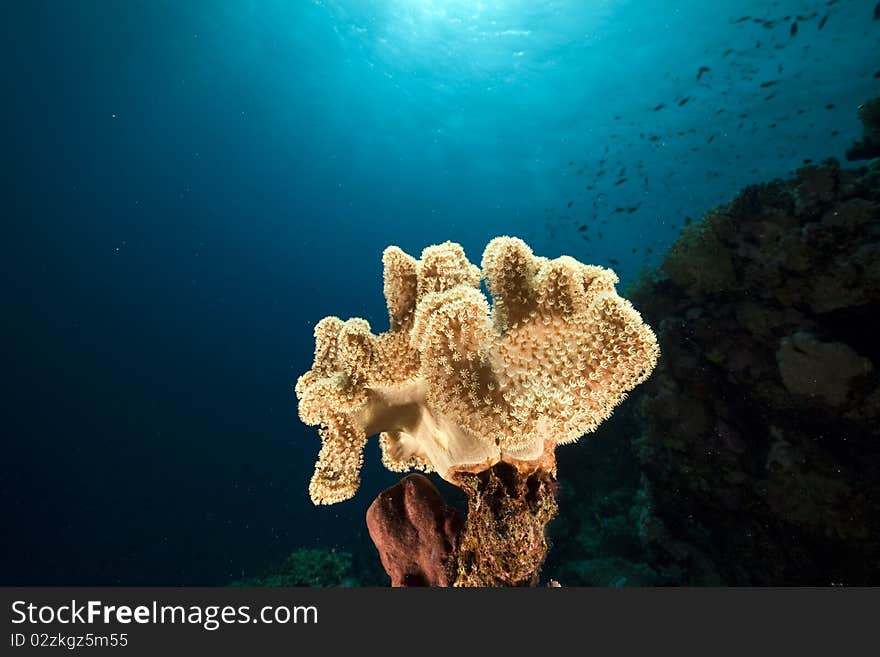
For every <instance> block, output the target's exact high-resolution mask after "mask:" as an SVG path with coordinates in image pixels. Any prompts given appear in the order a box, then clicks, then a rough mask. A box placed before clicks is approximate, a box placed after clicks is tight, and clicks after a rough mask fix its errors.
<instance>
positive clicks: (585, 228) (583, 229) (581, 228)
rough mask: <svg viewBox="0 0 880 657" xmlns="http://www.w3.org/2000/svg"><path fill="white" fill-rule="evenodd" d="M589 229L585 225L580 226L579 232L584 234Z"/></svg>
mask: <svg viewBox="0 0 880 657" xmlns="http://www.w3.org/2000/svg"><path fill="white" fill-rule="evenodd" d="M588 228H589V226H587V225H586V224H584V225H582V226H578V230H579V231H580V232H582V233H583V232H584V231H585V230H587V229H588Z"/></svg>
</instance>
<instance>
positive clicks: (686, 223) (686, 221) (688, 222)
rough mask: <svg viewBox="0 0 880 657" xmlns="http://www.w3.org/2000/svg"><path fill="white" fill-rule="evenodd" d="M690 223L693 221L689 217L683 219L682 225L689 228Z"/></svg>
mask: <svg viewBox="0 0 880 657" xmlns="http://www.w3.org/2000/svg"><path fill="white" fill-rule="evenodd" d="M692 221H693V219H691V218H690V217H685V218H684V225H685V226H690V225H691V222H692Z"/></svg>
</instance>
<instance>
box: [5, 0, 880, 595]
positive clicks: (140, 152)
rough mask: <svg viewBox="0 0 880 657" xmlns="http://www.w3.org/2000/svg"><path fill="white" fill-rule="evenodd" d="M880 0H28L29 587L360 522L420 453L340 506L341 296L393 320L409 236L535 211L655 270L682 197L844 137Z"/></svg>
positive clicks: (181, 565)
mask: <svg viewBox="0 0 880 657" xmlns="http://www.w3.org/2000/svg"><path fill="white" fill-rule="evenodd" d="M873 4H874V3H873V2H870V1H868V0H841V1H840V2H836V3H833V2H832V3H828V2H824V1H821V2H783V1H779V2H734V1H732V0H728V1H726V2H713V3H709V2H704V1H703V0H688V1H685V0H681V1H671V2H660V1H659V0H652V1H644V0H640V1H636V0H617V1H610V0H601V1H600V0H596V1H593V0H589V1H588V0H570V1H567V0H556V1H552V2H549V1H548V2H540V3H535V2H526V1H525V0H506V1H503V0H497V1H495V2H488V1H487V2H476V1H470V0H448V1H446V2H443V1H441V0H435V1H434V2H429V1H427V0H372V1H365V2H354V1H351V2H342V1H339V2H330V1H326V2H317V1H308V2H307V1H305V0H303V1H302V2H281V1H280V0H277V1H266V2H245V1H243V0H235V1H220V0H215V1H213V2H206V1H202V0H188V1H187V2H170V1H165V0H154V1H149V2H145V1H135V0H130V1H126V2H111V1H109V0H108V1H106V2H97V1H86V0H83V1H81V2H19V3H12V2H8V3H3V8H2V13H3V15H2V20H0V30H2V46H0V47H2V53H0V54H2V58H3V64H2V66H3V76H4V80H3V96H2V109H0V117H2V119H3V123H2V126H3V127H2V131H0V132H2V140H3V141H2V147H3V148H2V152H3V155H4V172H3V190H4V192H3V201H2V216H3V225H2V235H3V239H2V247H0V248H2V267H3V282H4V304H3V305H4V312H3V317H4V319H3V326H4V332H5V334H6V335H5V339H4V340H3V345H4V350H3V351H4V355H3V358H4V364H3V372H4V374H5V376H4V377H3V416H4V420H5V421H4V422H3V457H2V463H3V466H4V467H3V468H2V474H0V495H2V508H3V520H2V522H0V584H116V583H125V584H219V583H224V582H226V581H229V580H230V579H233V578H236V577H239V576H241V575H242V574H253V573H254V572H258V571H259V570H261V569H262V568H264V567H265V566H266V565H267V564H269V563H271V562H273V561H275V560H278V559H279V558H281V557H282V556H283V555H284V554H286V553H287V552H289V551H291V550H292V549H294V548H296V547H299V546H324V547H333V546H339V547H344V548H347V549H354V548H356V547H357V546H360V545H362V544H363V540H364V537H363V534H364V527H363V512H364V509H365V508H366V505H367V504H368V503H369V501H370V500H371V499H372V497H373V496H374V495H375V493H376V492H377V491H378V490H379V489H380V487H382V486H385V485H387V484H389V483H390V482H392V481H394V479H395V477H394V476H392V475H391V474H390V473H386V472H384V471H382V469H381V466H380V465H379V462H378V461H379V459H378V450H377V449H376V445H375V441H374V442H372V443H371V445H370V447H369V448H368V453H367V466H366V468H365V481H364V489H363V490H362V492H361V494H360V495H358V496H357V497H356V498H355V499H354V500H352V501H350V502H346V503H344V504H340V505H337V506H334V507H330V508H319V509H316V508H314V507H312V505H311V503H310V502H309V501H308V497H307V492H306V489H307V482H308V479H309V477H310V474H311V470H312V465H313V463H314V458H315V455H316V452H317V448H318V439H317V436H316V433H315V431H314V429H312V428H309V427H304V426H303V425H302V424H301V423H300V422H299V420H298V419H297V415H296V404H295V398H294V395H293V392H292V385H293V383H294V382H295V380H296V377H297V376H298V375H299V374H300V373H302V372H303V371H305V370H306V369H307V368H308V367H309V365H310V363H311V350H312V338H311V329H312V326H313V325H314V323H315V322H316V321H317V320H318V319H320V318H321V317H323V316H324V315H328V314H335V315H339V316H342V317H348V316H362V317H366V318H367V319H369V320H370V321H371V323H372V324H373V327H374V330H375V331H380V330H383V329H384V328H385V326H386V324H385V321H386V320H385V316H384V312H385V311H384V301H383V299H382V296H381V265H380V256H381V251H382V249H383V248H384V247H385V246H387V245H388V244H398V245H400V246H401V247H402V248H404V249H405V250H407V251H409V252H410V253H413V254H414V255H418V253H419V252H420V250H421V249H422V248H423V247H424V246H427V245H428V244H431V243H436V242H439V241H443V240H446V239H452V240H454V241H458V242H460V243H462V244H463V245H464V246H465V248H466V250H467V251H468V254H469V255H470V257H471V259H472V261H475V262H479V258H480V254H481V251H482V247H483V246H484V245H485V243H486V242H487V241H488V240H489V239H490V238H491V237H494V236H495V235H499V234H516V235H519V236H521V237H523V238H525V239H526V240H527V241H529V242H530V243H531V244H532V246H533V247H534V248H535V250H536V251H537V252H539V253H540V254H542V255H548V256H556V255H560V254H562V253H568V254H570V255H573V256H575V257H578V258H580V259H582V260H584V261H588V262H594V263H596V264H605V265H607V264H608V261H609V259H611V258H613V259H615V260H617V261H619V263H620V264H619V266H615V268H616V269H617V270H618V272H619V273H620V274H621V277H622V278H623V279H624V282H626V281H629V280H632V279H633V278H634V277H635V275H636V274H637V272H638V270H639V269H640V267H642V266H644V265H654V264H657V262H658V261H659V258H660V257H661V256H662V252H663V250H664V249H665V248H666V247H667V246H668V245H669V243H671V241H672V240H673V239H674V238H675V236H676V235H677V232H678V228H679V227H680V225H681V223H682V221H683V219H684V216H685V215H690V216H693V217H698V216H699V215H700V214H701V213H702V212H704V211H705V210H706V209H708V208H710V207H712V206H713V205H715V204H718V203H720V202H724V201H726V200H729V199H730V197H731V196H732V195H733V194H734V193H735V192H736V191H737V190H738V189H739V188H740V187H741V186H743V185H744V184H746V183H749V182H755V181H760V180H767V179H770V178H773V177H777V176H783V175H786V174H787V173H788V172H789V171H790V170H791V169H793V168H794V167H796V166H799V165H800V164H801V162H802V161H803V160H804V159H819V158H822V157H826V156H836V157H840V156H841V155H842V152H843V149H844V148H845V147H846V146H847V145H848V144H849V143H850V142H851V141H852V140H853V139H855V138H856V137H857V136H858V134H859V132H860V129H859V125H858V122H857V120H856V107H857V105H858V103H860V102H861V101H863V100H865V99H867V98H868V97H870V96H872V95H875V94H876V90H877V87H878V81H877V80H876V79H875V78H876V76H875V75H874V74H875V72H877V71H878V70H880V57H878V55H877V53H878V52H880V48H878V36H880V22H878V21H873V20H872V19H871V14H872V11H873ZM799 14H800V15H801V18H800V19H798V15H799ZM826 14H828V15H829V18H828V20H827V22H826V24H825V26H824V27H823V29H822V30H819V29H818V23H819V20H820V19H821V18H822V17H823V16H824V15H826ZM743 16H749V17H750V19H749V20H748V21H743V22H734V21H736V20H737V19H739V18H741V17H743ZM753 17H758V18H761V19H769V20H773V21H776V22H775V23H773V24H766V23H765V24H762V23H757V22H755V21H753V20H751V18H753ZM786 17H788V18H786ZM793 21H797V22H798V24H799V29H798V32H797V34H796V35H794V36H792V34H791V29H790V25H791V23H792V22H793ZM727 51H730V52H727ZM725 53H726V54H725ZM700 66H706V67H708V68H709V69H710V70H709V71H708V72H706V73H704V74H703V75H702V76H701V77H700V79H697V72H698V69H699V67H700ZM766 82H772V83H773V84H772V85H766V86H762V84H764V83H766ZM685 98H687V101H686V102H684V104H681V105H679V103H681V102H682V100H683V99H685ZM661 104H662V105H664V107H663V108H661V109H657V110H654V108H655V107H657V106H659V105H661ZM603 159H604V160H605V162H604V163H602V162H601V161H602V160H603ZM639 163H641V167H639V166H638V164H639ZM623 167H626V172H623V173H621V172H620V170H621V168H623ZM603 169H604V170H606V171H605V173H604V174H599V171H601V170H603ZM621 178H626V179H627V180H626V181H625V182H623V183H620V184H616V185H615V184H614V183H615V182H616V181H618V180H620V179H621ZM587 185H592V189H587V188H586V187H587ZM636 204H639V209H638V211H637V212H635V213H633V214H624V215H621V214H618V213H614V211H613V210H614V208H615V207H619V206H622V205H625V206H627V207H629V206H635V205H636ZM580 225H589V227H590V228H589V234H590V235H592V239H591V241H589V242H587V241H585V240H584V239H582V233H581V231H579V230H578V226H580ZM598 233H602V235H601V237H600V236H599V234H598ZM648 249H651V251H650V252H649V251H648ZM633 250H635V253H634V252H633ZM576 448H577V447H576V446H575V447H570V448H568V449H576ZM560 461H561V467H563V468H564V454H563V455H562V456H561V458H560Z"/></svg>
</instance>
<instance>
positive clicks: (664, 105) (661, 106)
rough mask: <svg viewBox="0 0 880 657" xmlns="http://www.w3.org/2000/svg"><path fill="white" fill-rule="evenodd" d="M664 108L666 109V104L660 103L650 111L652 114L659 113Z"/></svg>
mask: <svg viewBox="0 0 880 657" xmlns="http://www.w3.org/2000/svg"><path fill="white" fill-rule="evenodd" d="M664 107H666V103H660V104H659V105H657V106H655V107H654V109H653V110H652V111H654V112H659V111H660V110H662V109H663V108H664Z"/></svg>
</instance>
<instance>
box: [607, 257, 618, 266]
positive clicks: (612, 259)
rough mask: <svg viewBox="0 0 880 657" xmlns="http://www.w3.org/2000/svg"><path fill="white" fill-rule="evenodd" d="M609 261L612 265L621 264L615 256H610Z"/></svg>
mask: <svg viewBox="0 0 880 657" xmlns="http://www.w3.org/2000/svg"><path fill="white" fill-rule="evenodd" d="M608 262H610V263H611V264H612V265H615V266H616V265H619V264H620V263H619V262H617V260H615V259H614V258H608Z"/></svg>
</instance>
